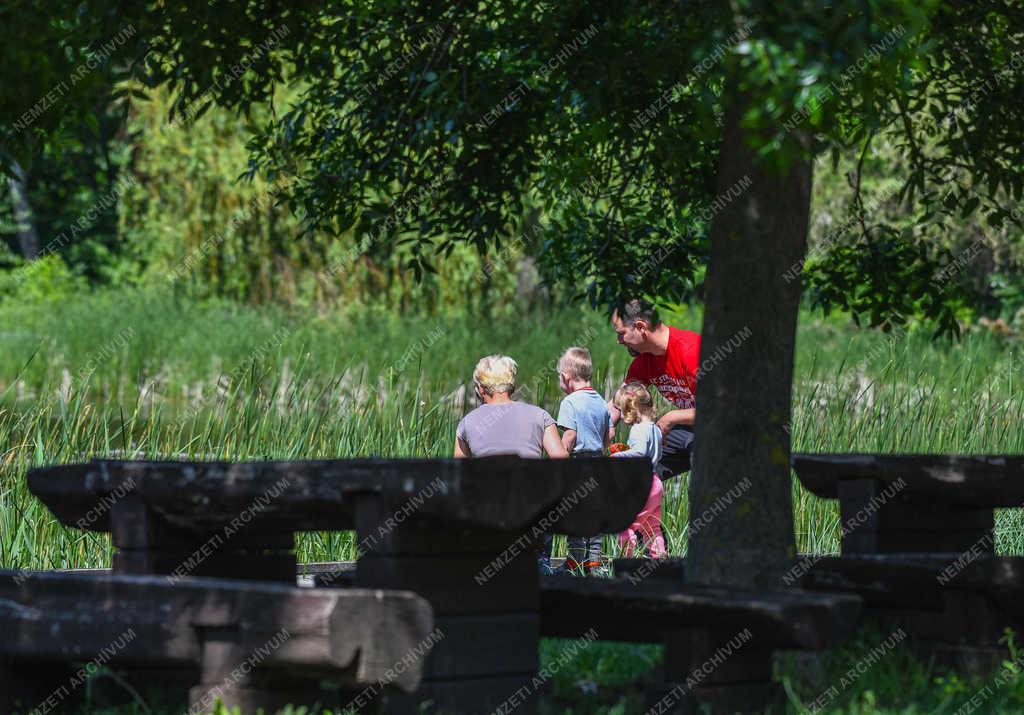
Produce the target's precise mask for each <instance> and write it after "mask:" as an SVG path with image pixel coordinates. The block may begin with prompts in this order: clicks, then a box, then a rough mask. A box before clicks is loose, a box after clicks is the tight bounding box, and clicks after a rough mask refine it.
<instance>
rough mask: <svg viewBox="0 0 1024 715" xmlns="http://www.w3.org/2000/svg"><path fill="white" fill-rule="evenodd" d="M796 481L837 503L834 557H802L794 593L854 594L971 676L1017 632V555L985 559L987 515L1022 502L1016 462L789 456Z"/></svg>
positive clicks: (994, 660) (1023, 483)
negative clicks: (838, 535)
mask: <svg viewBox="0 0 1024 715" xmlns="http://www.w3.org/2000/svg"><path fill="white" fill-rule="evenodd" d="M793 467H794V469H795V470H796V474H797V477H798V478H799V479H800V481H801V483H802V484H803V485H804V486H805V487H806V488H807V489H809V490H810V491H811V492H812V493H814V494H815V495H817V496H819V497H822V498H824V499H838V500H839V510H840V525H841V528H842V533H841V541H840V549H841V555H840V556H839V557H832V556H828V557H823V556H814V555H811V556H805V557H803V558H802V559H801V560H800V561H799V562H798V564H797V567H796V569H795V571H794V574H793V575H794V577H795V580H796V581H797V582H799V583H800V584H801V585H802V586H803V587H804V588H807V589H819V590H826V591H843V592H848V593H856V594H859V595H861V596H863V597H864V600H865V609H866V613H867V615H869V616H870V617H872V618H873V619H875V620H878V621H882V622H884V623H885V624H886V626H887V627H892V626H895V625H902V626H905V629H906V631H907V632H908V634H909V635H910V637H911V639H910V643H911V644H912V645H913V646H914V647H915V648H917V649H918V650H919V651H921V652H922V654H923V655H928V656H930V657H931V658H933V659H934V660H935V661H936V662H938V663H939V664H941V665H945V666H951V667H954V668H957V669H959V670H967V671H972V672H977V671H984V670H988V669H991V668H992V667H993V666H995V665H996V664H998V662H999V661H1000V660H1001V659H1002V658H1003V657H1005V656H1006V654H1007V651H1006V649H1005V648H1004V647H1002V646H1001V645H1000V639H1001V638H1002V637H1003V634H1004V630H1005V629H1006V628H1012V629H1014V630H1016V631H1017V633H1018V634H1022V633H1024V612H1022V609H1021V607H1020V606H1018V605H1017V604H1018V603H1019V602H1021V600H1022V597H1024V588H1022V587H1024V559H1022V558H1019V557H1000V556H996V555H995V541H994V538H993V526H994V510H995V509H999V508H1012V507H1020V506H1022V505H1024V457H1022V456H998V455H989V456H943V455H864V454H835V455H834V454H797V455H794V456H793Z"/></svg>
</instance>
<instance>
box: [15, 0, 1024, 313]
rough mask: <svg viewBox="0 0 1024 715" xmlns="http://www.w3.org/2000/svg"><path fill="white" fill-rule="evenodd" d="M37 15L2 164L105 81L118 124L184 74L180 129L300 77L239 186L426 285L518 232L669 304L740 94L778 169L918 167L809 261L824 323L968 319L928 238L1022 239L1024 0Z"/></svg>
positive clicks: (576, 280)
mask: <svg viewBox="0 0 1024 715" xmlns="http://www.w3.org/2000/svg"><path fill="white" fill-rule="evenodd" d="M44 5H52V7H40V6H39V5H38V4H35V5H29V4H25V3H15V4H14V5H11V6H9V7H8V8H7V9H5V11H4V13H5V17H4V20H5V22H3V23H2V24H3V27H4V28H5V29H4V32H5V35H6V36H5V37H4V40H5V41H4V43H3V45H2V47H3V49H2V50H0V52H2V53H3V54H4V60H5V67H8V68H9V69H10V72H9V77H8V80H6V81H5V83H4V90H3V97H2V99H0V110H2V112H3V120H2V133H0V141H2V145H3V149H4V152H3V154H4V165H5V166H6V167H10V166H11V165H12V162H13V161H15V160H18V161H21V163H22V164H23V165H24V164H28V163H31V162H32V160H33V158H34V157H35V156H37V155H38V154H39V152H40V151H41V149H42V146H43V145H44V142H45V141H46V140H47V138H52V137H54V136H59V135H60V134H61V132H66V131H68V128H69V127H73V126H78V125H80V124H81V122H82V120H83V119H87V118H89V117H92V118H93V119H94V120H95V117H97V116H103V115H104V112H102V111H98V110H97V106H96V97H98V96H103V92H102V88H103V87H110V86H112V85H115V84H116V85H117V86H118V87H119V91H118V92H117V93H116V96H117V97H118V98H119V100H120V101H121V102H123V105H124V106H125V107H127V103H128V102H127V101H125V100H128V101H130V100H132V99H133V96H132V95H131V94H128V90H129V88H131V89H134V90H135V94H136V96H135V97H134V99H135V100H136V101H138V97H140V96H142V94H141V93H140V92H138V90H139V88H140V87H141V86H142V85H143V84H145V85H149V86H156V85H158V84H164V83H169V84H171V85H172V86H173V87H174V88H175V89H176V90H177V91H178V93H179V95H178V96H179V101H178V102H177V104H176V106H175V112H176V115H175V116H174V117H172V118H170V119H171V120H176V121H180V120H187V119H188V118H189V117H192V116H195V115H197V114H199V113H201V112H203V111H205V109H206V108H208V107H209V106H210V105H211V104H212V103H214V102H216V103H219V104H222V105H224V106H227V107H231V108H234V109H236V110H238V111H241V112H245V111H247V110H248V108H249V107H250V106H252V104H253V103H256V102H265V101H273V97H274V91H275V88H276V87H277V86H278V85H279V84H280V83H282V82H297V83H299V84H300V86H302V87H303V88H304V91H303V93H302V95H301V99H300V100H299V101H297V102H296V103H294V105H292V106H281V107H277V108H276V109H277V112H276V114H275V119H274V121H273V122H272V123H271V124H270V125H269V126H265V127H263V128H262V131H261V132H260V133H259V134H258V135H257V136H256V137H255V138H254V139H253V141H252V145H251V149H252V162H251V167H250V172H264V173H265V174H266V175H267V176H268V177H271V178H273V179H275V180H277V181H278V182H279V183H278V185H279V186H280V189H281V195H280V198H281V199H282V200H283V201H285V202H287V203H289V204H290V205H292V206H293V207H294V208H295V209H297V210H300V211H301V212H302V215H304V216H306V217H307V219H308V223H309V227H310V228H311V229H313V228H316V229H319V230H326V231H328V232H332V233H339V232H342V231H347V230H351V229H355V230H356V232H357V234H360V235H365V236H367V239H366V240H365V241H364V245H366V244H370V243H383V244H385V245H386V244H387V243H389V242H392V241H396V240H403V241H408V242H410V243H411V244H412V246H413V247H414V249H415V252H414V258H413V259H412V264H413V265H412V268H413V269H414V270H416V271H421V270H430V267H431V263H432V261H433V260H435V259H436V257H437V256H438V255H440V256H444V255H446V253H447V252H449V251H450V250H451V247H452V246H453V245H454V243H455V242H458V241H469V242H472V243H474V244H476V245H478V246H480V247H485V246H487V245H489V244H496V243H500V242H502V241H509V240H517V239H518V240H525V241H527V242H528V243H530V244H532V245H530V248H532V249H534V250H535V251H537V252H539V254H540V255H541V257H542V259H544V260H543V264H544V266H545V267H546V269H547V273H548V275H549V276H550V277H552V278H554V279H557V280H560V281H564V282H566V283H567V284H570V285H574V286H579V287H581V290H585V292H586V293H587V294H588V297H589V299H590V300H591V302H593V303H595V304H600V305H608V304H610V302H612V301H613V300H614V299H615V298H616V297H617V296H619V295H621V294H623V293H634V292H638V293H644V294H647V295H650V296H652V297H656V298H660V299H663V300H674V299H678V298H680V297H681V296H683V295H685V294H686V293H687V291H688V290H690V289H691V288H692V286H693V284H694V281H695V280H699V270H700V267H701V265H702V264H703V262H704V261H705V258H706V253H707V246H706V238H707V232H708V225H709V218H710V217H711V216H713V215H714V213H715V211H716V210H717V209H716V206H720V205H721V204H722V202H723V201H724V199H725V197H716V196H715V191H714V177H715V176H716V162H717V154H718V149H719V142H720V141H721V121H722V119H721V117H722V112H723V107H724V102H727V101H728V97H729V96H730V95H731V94H734V93H735V92H749V91H756V92H757V94H758V96H761V97H763V98H764V101H762V102H760V103H758V104H757V105H756V106H753V107H752V108H751V109H750V111H749V112H748V113H747V118H746V121H747V123H748V124H749V125H750V126H754V127H756V128H757V129H758V132H757V136H759V137H760V141H761V142H762V144H761V146H762V148H763V149H764V152H765V153H766V155H767V153H769V150H770V149H771V148H772V147H775V148H778V147H780V146H781V147H783V149H785V150H784V151H781V152H774V153H773V154H772V155H773V156H775V157H776V159H773V161H785V157H786V156H787V152H789V151H790V149H791V150H792V151H793V152H802V151H804V149H802V148H798V145H797V144H796V143H795V142H793V141H792V137H793V135H794V133H795V131H796V130H798V129H804V130H810V131H811V132H812V133H813V134H814V136H815V137H816V141H815V143H814V145H813V147H811V148H810V151H811V152H813V153H815V154H817V153H820V152H823V151H829V150H831V151H832V152H834V153H836V154H838V152H840V151H844V150H851V149H852V150H856V151H859V152H867V151H868V149H869V147H870V145H871V143H872V142H879V141H888V142H893V143H895V144H896V145H897V146H898V147H899V149H900V153H901V155H902V157H903V160H904V161H905V162H906V164H905V168H906V183H905V185H904V187H903V191H902V192H901V194H900V198H901V200H902V201H903V202H904V203H905V205H906V206H907V209H908V210H910V211H914V212H916V215H917V217H918V220H917V224H916V227H915V229H914V230H912V231H906V230H904V231H902V232H897V231H895V230H894V229H893V228H891V227H890V226H887V225H886V224H885V223H884V222H879V221H877V220H876V217H875V216H874V215H872V211H871V210H870V207H865V206H864V205H863V204H862V202H860V201H859V194H858V191H857V189H858V185H857V182H856V181H853V182H851V183H852V184H853V187H852V190H851V197H852V198H851V212H852V216H853V218H854V221H853V222H852V224H851V229H852V230H851V231H850V233H849V235H848V236H845V237H844V240H843V241H837V242H836V244H835V245H834V246H832V250H831V251H830V252H829V253H828V254H826V255H825V256H824V257H823V258H821V259H820V260H817V261H812V262H810V264H809V265H808V266H807V268H808V272H809V274H810V286H811V289H812V295H813V296H814V297H815V298H816V299H817V300H818V301H819V302H820V303H822V304H823V305H825V306H826V307H827V306H830V305H841V306H843V307H845V308H847V309H849V310H851V311H852V312H853V313H854V315H855V316H857V315H864V316H866V317H867V318H868V319H869V320H870V321H871V322H872V323H874V324H882V325H887V324H890V323H891V322H899V321H902V320H903V319H904V317H905V316H907V315H912V314H924V315H928V316H932V317H937V318H940V319H941V320H943V321H944V323H943V325H944V327H945V328H946V329H952V328H955V323H954V322H953V319H952V315H953V310H954V309H955V307H956V305H957V301H958V300H959V295H958V293H957V290H956V282H955V281H941V280H935V276H936V274H937V272H938V271H939V270H940V268H941V266H942V265H943V264H944V263H952V262H953V261H955V260H956V257H955V256H950V255H942V253H941V252H940V251H937V250H936V248H935V246H934V242H931V241H930V240H929V239H930V237H933V236H934V235H936V233H939V232H941V231H942V230H943V226H944V223H945V222H948V221H955V220H957V219H958V218H959V217H962V216H965V215H968V214H970V213H971V212H974V211H983V212H985V215H986V219H987V221H988V222H989V223H990V224H991V225H992V226H993V227H996V228H998V227H999V226H1001V225H1002V224H1003V223H1005V222H1007V221H1015V222H1016V223H1018V224H1019V223H1020V221H1019V218H1020V212H1019V211H1018V212H1016V213H1015V212H1013V208H1014V206H1015V205H1019V202H1020V199H1021V195H1022V190H1024V177H1022V174H1021V170H1020V168H1019V167H1021V166H1022V162H1021V156H1020V154H1021V152H1022V146H1024V141H1022V139H1024V137H1022V131H1024V130H1022V127H1024V117H1021V116H1020V114H1021V112H1022V111H1024V82H1022V77H1024V72H1022V71H1021V70H1022V65H1024V59H1022V58H1024V55H1022V52H1024V36H1022V28H1024V8H1021V7H1020V5H1019V4H1018V3H1014V2H1012V1H1011V0H983V1H981V2H973V3H962V2H949V1H946V2H939V1H937V0H930V1H928V2H909V1H902V0H901V1H895V0H888V1H882V0H872V1H868V0H857V1H854V0H841V1H837V2H832V3H829V4H827V5H822V4H821V3H816V2H807V3H785V4H781V5H780V4H777V3H768V2H761V1H759V0H746V1H745V2H740V3H716V2H692V3H682V2H678V3H660V2H625V3H619V2H597V3H592V2H569V3H542V4H534V3H519V2H495V3H482V4H477V5H472V4H469V5H466V4H444V3H442V4H438V3H433V2H407V3H391V2H387V3H380V2H348V3H338V4H332V5H330V7H327V8H325V7H324V6H323V5H322V4H319V3H308V2H298V3H283V2H280V3H278V2H266V3H263V2H259V3H257V2H232V3H209V4H206V3H181V4H177V3H171V4H167V3H161V4H155V5H154V4H150V3H147V2H131V3H123V4H122V5H121V7H120V8H119V12H117V13H115V12H113V11H111V10H110V9H108V8H107V7H106V6H104V5H102V4H97V3H92V2H82V3H78V4H75V5H71V6H68V5H66V4H62V3H44ZM83 68H84V71H83ZM131 77H136V78H138V79H139V80H140V81H141V83H135V84H134V85H132V84H130V83H127V82H126V80H127V79H128V78H131ZM47 97H49V99H47ZM786 147H789V148H790V149H786ZM780 157H781V158H780ZM716 200H717V201H718V203H717V204H716ZM396 207H397V208H396ZM526 226H530V227H533V226H540V227H541V228H542V229H543V230H541V231H537V230H525V229H524V227H526Z"/></svg>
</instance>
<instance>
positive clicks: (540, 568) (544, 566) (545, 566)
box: [537, 561, 555, 576]
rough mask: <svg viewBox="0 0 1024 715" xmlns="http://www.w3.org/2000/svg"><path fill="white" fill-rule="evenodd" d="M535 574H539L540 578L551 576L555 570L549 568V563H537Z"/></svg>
mask: <svg viewBox="0 0 1024 715" xmlns="http://www.w3.org/2000/svg"><path fill="white" fill-rule="evenodd" d="M537 572H538V573H540V575H541V576H553V575H554V574H555V569H553V568H551V564H550V563H545V562H544V561H538V562H537Z"/></svg>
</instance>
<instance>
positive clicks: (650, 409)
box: [612, 382, 654, 425]
mask: <svg viewBox="0 0 1024 715" xmlns="http://www.w3.org/2000/svg"><path fill="white" fill-rule="evenodd" d="M612 404H614V405H615V406H616V407H617V408H618V409H619V411H620V412H622V419H623V420H625V422H626V424H630V425H632V424H636V423H637V422H639V421H640V419H641V418H642V417H647V418H648V419H650V420H652V421H653V420H654V398H652V397H651V393H650V391H648V389H647V388H646V387H645V386H644V385H642V384H641V383H639V382H630V383H628V384H625V385H623V386H622V387H620V388H619V389H618V390H616V392H615V397H614V398H613V400H612Z"/></svg>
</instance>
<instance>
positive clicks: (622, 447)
mask: <svg viewBox="0 0 1024 715" xmlns="http://www.w3.org/2000/svg"><path fill="white" fill-rule="evenodd" d="M627 449H629V445H628V444H623V443H622V442H615V443H614V444H612V445H611V446H609V447H608V451H609V452H610V453H612V454H615V453H616V452H625V451H626V450H627Z"/></svg>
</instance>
